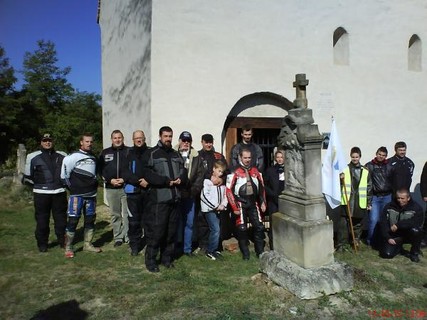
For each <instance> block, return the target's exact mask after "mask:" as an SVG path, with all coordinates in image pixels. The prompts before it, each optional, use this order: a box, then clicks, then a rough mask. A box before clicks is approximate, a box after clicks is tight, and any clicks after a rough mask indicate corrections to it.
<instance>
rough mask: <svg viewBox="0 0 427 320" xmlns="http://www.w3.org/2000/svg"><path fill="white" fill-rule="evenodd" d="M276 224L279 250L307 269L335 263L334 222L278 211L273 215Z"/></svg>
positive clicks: (276, 247)
mask: <svg viewBox="0 0 427 320" xmlns="http://www.w3.org/2000/svg"><path fill="white" fill-rule="evenodd" d="M272 225H273V235H274V236H273V247H274V250H275V251H276V253H278V254H281V255H283V256H284V257H286V258H288V259H291V260H292V261H293V262H295V263H297V264H298V265H300V266H301V267H303V268H314V267H320V266H322V265H325V264H331V263H333V262H334V254H333V251H334V247H333V241H332V237H333V226H332V221H329V220H326V219H319V220H312V221H303V220H300V219H295V218H293V217H290V216H289V215H285V214H283V213H280V212H276V213H274V214H273V223H272Z"/></svg>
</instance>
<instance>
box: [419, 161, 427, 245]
mask: <svg viewBox="0 0 427 320" xmlns="http://www.w3.org/2000/svg"><path fill="white" fill-rule="evenodd" d="M420 192H421V197H422V198H423V201H424V202H426V203H427V162H426V163H425V164H424V167H423V172H422V173H421V180H420ZM426 217H427V211H426V212H425V213H424V224H423V233H424V235H423V240H422V241H421V247H423V248H424V247H427V219H426Z"/></svg>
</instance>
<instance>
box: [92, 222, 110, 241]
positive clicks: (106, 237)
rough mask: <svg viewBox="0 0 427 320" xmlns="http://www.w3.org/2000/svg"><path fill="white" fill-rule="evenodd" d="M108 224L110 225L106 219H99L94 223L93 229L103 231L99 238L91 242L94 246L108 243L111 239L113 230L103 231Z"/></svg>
mask: <svg viewBox="0 0 427 320" xmlns="http://www.w3.org/2000/svg"><path fill="white" fill-rule="evenodd" d="M109 225H110V222H108V221H99V222H97V223H96V226H95V230H97V231H101V232H102V231H104V232H103V233H102V234H101V236H100V237H99V238H97V239H96V240H95V241H94V243H93V244H94V245H95V246H99V247H102V246H103V245H105V244H106V243H110V242H111V241H113V232H112V231H111V230H106V231H105V229H106V228H107V227H109ZM95 238H96V237H95Z"/></svg>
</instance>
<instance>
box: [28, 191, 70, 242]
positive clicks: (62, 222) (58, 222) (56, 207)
mask: <svg viewBox="0 0 427 320" xmlns="http://www.w3.org/2000/svg"><path fill="white" fill-rule="evenodd" d="M34 209H35V215H34V216H35V219H36V231H35V237H36V240H37V245H38V246H39V247H47V245H48V241H49V233H50V228H49V223H50V214H51V212H52V217H53V222H54V229H55V234H56V237H57V238H58V241H59V242H60V244H62V243H63V242H64V235H65V227H66V224H67V194H66V192H61V193H57V194H45V193H34Z"/></svg>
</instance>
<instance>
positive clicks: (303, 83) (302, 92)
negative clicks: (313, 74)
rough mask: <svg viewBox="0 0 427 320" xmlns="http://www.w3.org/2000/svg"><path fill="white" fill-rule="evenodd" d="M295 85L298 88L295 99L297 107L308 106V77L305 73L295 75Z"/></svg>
mask: <svg viewBox="0 0 427 320" xmlns="http://www.w3.org/2000/svg"><path fill="white" fill-rule="evenodd" d="M293 86H294V88H296V99H295V100H294V106H295V108H307V107H308V102H307V95H306V87H307V86H308V79H306V77H305V74H304V73H300V74H297V75H295V81H294V83H293Z"/></svg>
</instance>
